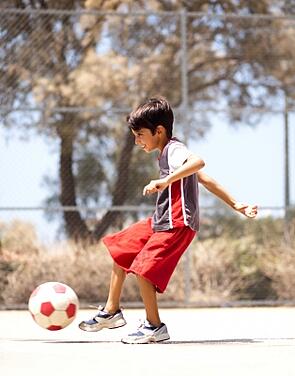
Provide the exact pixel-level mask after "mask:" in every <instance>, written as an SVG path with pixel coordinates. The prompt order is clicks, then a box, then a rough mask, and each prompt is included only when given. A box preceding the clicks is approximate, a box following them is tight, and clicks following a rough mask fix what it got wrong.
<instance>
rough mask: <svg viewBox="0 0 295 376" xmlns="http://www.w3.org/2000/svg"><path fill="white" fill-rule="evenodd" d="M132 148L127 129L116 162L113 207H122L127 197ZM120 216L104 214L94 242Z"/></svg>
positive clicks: (132, 144)
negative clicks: (116, 173)
mask: <svg viewBox="0 0 295 376" xmlns="http://www.w3.org/2000/svg"><path fill="white" fill-rule="evenodd" d="M133 146H134V141H133V135H132V133H131V132H130V131H129V129H128V131H127V133H126V135H125V137H124V140H123V147H122V149H121V152H120V155H119V160H118V169H117V171H118V175H117V180H116V184H115V189H114V194H113V200H112V205H113V206H119V205H123V204H124V203H125V201H126V198H127V196H128V192H127V182H128V178H129V175H130V163H131V157H132V150H133ZM120 214H121V213H120V212H119V211H107V212H106V214H105V215H104V216H103V218H102V219H101V221H100V222H99V224H98V225H97V226H96V228H95V230H94V237H95V239H96V240H99V239H100V238H101V237H102V236H103V235H104V234H105V232H106V231H107V229H108V228H109V227H110V226H111V225H112V224H113V223H114V221H115V220H116V219H117V218H118V216H119V215H120Z"/></svg>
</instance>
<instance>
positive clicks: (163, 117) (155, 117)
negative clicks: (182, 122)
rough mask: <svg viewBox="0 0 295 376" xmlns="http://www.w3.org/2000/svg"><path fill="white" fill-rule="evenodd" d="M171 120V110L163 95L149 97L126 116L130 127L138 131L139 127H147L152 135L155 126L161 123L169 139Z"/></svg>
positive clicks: (171, 128) (172, 117)
mask: <svg viewBox="0 0 295 376" xmlns="http://www.w3.org/2000/svg"><path fill="white" fill-rule="evenodd" d="M173 121H174V115H173V111H172V109H171V107H170V104H169V103H168V101H167V100H166V99H165V98H163V97H157V98H150V99H149V100H148V101H147V102H145V103H143V104H141V105H140V106H138V107H137V108H136V110H134V111H132V112H131V113H130V115H128V116H127V122H128V124H129V128H130V129H132V130H134V131H139V130H140V129H141V128H148V129H150V130H151V132H152V134H153V135H154V134H155V133H156V128H157V126H158V125H162V126H163V127H164V128H165V129H166V134H167V137H168V138H169V139H170V138H171V137H172V130H173Z"/></svg>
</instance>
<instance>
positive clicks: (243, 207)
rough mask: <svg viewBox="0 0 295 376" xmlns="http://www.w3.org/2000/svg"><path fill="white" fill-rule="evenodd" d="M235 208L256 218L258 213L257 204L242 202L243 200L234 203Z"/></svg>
mask: <svg viewBox="0 0 295 376" xmlns="http://www.w3.org/2000/svg"><path fill="white" fill-rule="evenodd" d="M234 209H235V210H236V211H238V212H240V213H241V214H244V215H245V216H246V217H248V218H255V217H256V215H257V209H258V207H257V205H249V204H242V203H241V202H236V203H235V204H234Z"/></svg>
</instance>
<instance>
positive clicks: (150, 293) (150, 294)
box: [136, 275, 161, 326]
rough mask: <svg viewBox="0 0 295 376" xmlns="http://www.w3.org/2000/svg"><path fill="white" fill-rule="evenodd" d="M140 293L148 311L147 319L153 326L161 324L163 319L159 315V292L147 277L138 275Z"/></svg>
mask: <svg viewBox="0 0 295 376" xmlns="http://www.w3.org/2000/svg"><path fill="white" fill-rule="evenodd" d="M136 277H137V281H138V284H139V290H140V295H141V297H142V301H143V304H144V307H145V311H146V319H147V320H148V321H149V323H150V324H151V325H153V326H160V325H161V320H160V316H159V309H158V302H157V293H156V288H155V286H154V285H153V284H152V283H151V282H149V281H148V280H146V279H145V278H143V277H141V276H139V275H137V276H136Z"/></svg>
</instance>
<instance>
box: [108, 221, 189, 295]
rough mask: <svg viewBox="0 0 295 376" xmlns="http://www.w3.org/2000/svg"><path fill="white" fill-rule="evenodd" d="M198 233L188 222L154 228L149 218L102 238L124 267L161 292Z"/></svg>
mask: <svg viewBox="0 0 295 376" xmlns="http://www.w3.org/2000/svg"><path fill="white" fill-rule="evenodd" d="M195 235H196V232H195V231H193V230H192V229H191V228H190V227H188V226H183V227H177V228H174V229H171V230H168V231H160V232H154V231H153V229H152V227H151V218H148V219H146V220H143V221H140V222H137V223H135V224H133V225H131V226H130V227H128V228H126V229H125V230H122V231H120V232H117V233H115V234H111V235H107V236H105V237H104V238H103V239H102V240H103V242H104V244H105V245H106V246H107V248H108V250H109V252H110V254H111V256H112V258H113V259H114V261H115V262H116V263H117V264H118V265H119V266H120V267H121V268H122V269H124V270H125V271H126V272H127V273H134V274H137V275H140V276H142V277H144V278H145V279H147V280H148V281H150V282H151V283H152V284H153V285H154V286H155V287H156V289H157V291H158V292H161V293H162V292H164V290H165V289H166V287H167V284H168V282H169V279H170V277H171V275H172V273H173V271H174V269H175V267H176V265H177V263H178V261H179V259H180V257H181V255H182V254H183V253H184V251H185V250H186V249H187V247H188V246H189V244H190V243H191V241H192V240H193V238H194V237H195Z"/></svg>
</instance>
